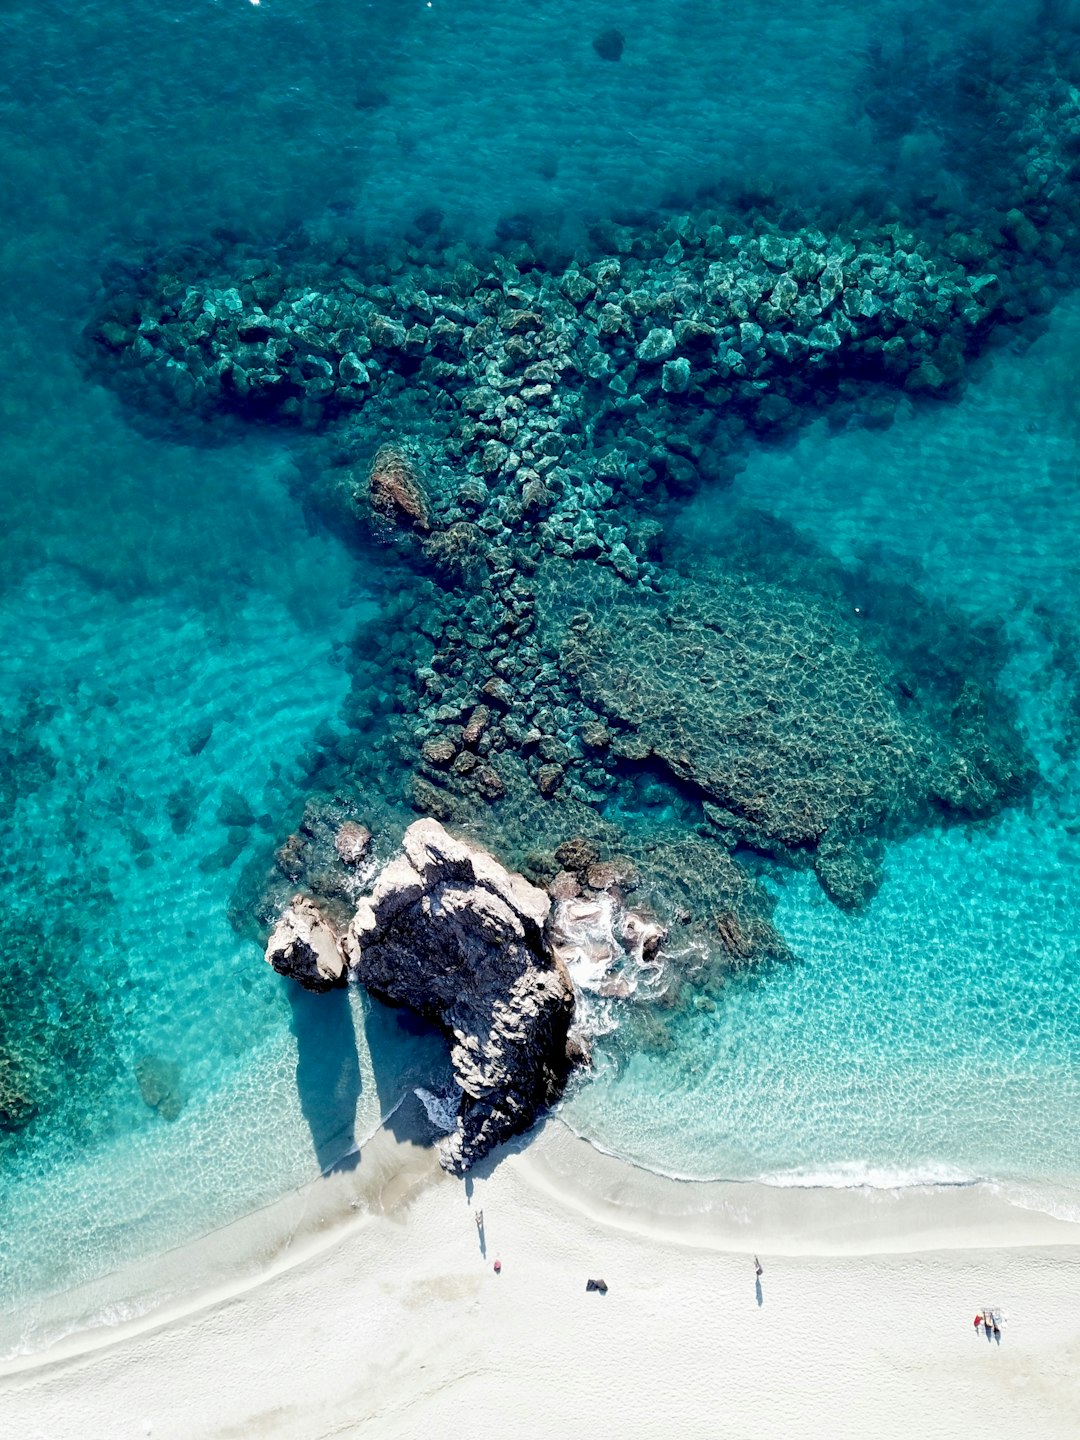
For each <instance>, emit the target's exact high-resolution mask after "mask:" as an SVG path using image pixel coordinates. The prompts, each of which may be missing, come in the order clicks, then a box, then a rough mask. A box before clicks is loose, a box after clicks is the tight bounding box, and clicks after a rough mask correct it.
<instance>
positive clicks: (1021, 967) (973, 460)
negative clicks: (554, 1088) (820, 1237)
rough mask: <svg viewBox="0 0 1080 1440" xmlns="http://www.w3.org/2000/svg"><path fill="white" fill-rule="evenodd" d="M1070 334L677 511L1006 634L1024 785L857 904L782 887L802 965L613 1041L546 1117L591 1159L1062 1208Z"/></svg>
mask: <svg viewBox="0 0 1080 1440" xmlns="http://www.w3.org/2000/svg"><path fill="white" fill-rule="evenodd" d="M1078 343H1080V329H1078V312H1077V309H1076V306H1075V303H1074V302H1071V301H1070V302H1069V303H1066V304H1065V305H1063V306H1062V307H1061V309H1060V310H1059V311H1058V312H1056V313H1055V315H1054V317H1053V321H1052V323H1051V325H1050V328H1049V330H1048V332H1047V333H1046V334H1045V335H1044V336H1042V337H1041V338H1040V339H1039V340H1038V341H1037V342H1036V343H1035V344H1034V345H1033V346H1032V347H1031V348H1030V349H1028V350H1026V351H1012V352H1005V353H1001V354H998V355H996V356H995V357H993V359H992V361H991V362H990V363H989V364H988V366H987V368H986V371H985V373H984V374H983V375H982V376H981V378H980V381H979V383H978V384H976V385H975V386H973V387H972V389H971V391H970V392H969V393H968V395H967V396H965V398H964V400H963V401H962V402H961V403H960V404H959V405H956V406H949V407H944V408H936V409H934V410H927V411H919V412H914V413H912V414H911V415H909V416H908V417H906V418H902V419H900V420H899V421H898V422H897V423H896V424H895V425H894V426H893V427H892V428H891V429H890V430H888V431H887V432H872V431H865V430H862V431H855V432H849V433H846V434H839V435H830V434H829V433H828V431H827V429H826V426H825V424H824V423H822V424H821V426H820V427H818V429H817V433H813V432H811V433H809V434H807V435H805V436H804V437H801V438H800V439H799V440H797V441H796V443H795V444H794V445H793V446H791V448H790V449H788V450H786V451H775V450H773V451H765V450H763V451H759V452H757V453H756V454H754V455H753V456H752V457H751V458H750V460H749V463H748V464H747V466H746V469H745V471H744V473H743V474H742V475H741V476H740V477H739V479H738V481H737V482H736V486H735V495H734V496H732V495H731V494H729V493H725V494H723V495H721V496H716V495H714V496H702V497H700V498H699V499H698V500H697V501H695V502H694V504H693V505H692V506H691V507H689V509H688V511H687V512H686V514H685V515H684V516H683V518H682V521H681V528H682V530H683V533H684V535H685V537H686V538H687V539H688V541H689V543H691V544H694V543H698V544H703V545H707V544H708V538H707V537H708V535H709V533H710V527H711V524H712V516H713V507H717V506H720V507H723V506H726V505H728V504H730V503H731V502H732V500H733V499H734V500H735V501H736V502H742V503H748V504H751V505H753V506H756V507H760V508H762V509H765V510H767V511H768V512H770V513H772V514H774V515H776V516H778V517H780V518H782V519H783V520H785V521H787V522H788V523H790V524H792V525H793V526H794V527H795V528H796V529H797V530H798V531H799V532H800V533H802V534H804V535H806V536H808V537H810V538H812V539H813V540H815V541H816V542H817V543H818V544H821V545H822V546H824V547H825V548H826V549H828V550H829V551H831V552H832V553H833V554H835V555H836V556H837V558H838V559H841V560H843V561H844V562H846V563H851V564H854V563H856V562H858V561H860V560H865V559H867V558H868V557H869V560H870V563H871V565H873V564H874V563H878V564H884V565H885V566H886V572H887V573H892V574H896V573H898V571H899V572H901V573H902V571H903V570H904V569H906V570H907V572H908V574H909V575H910V576H912V577H914V578H915V580H916V583H917V584H918V586H919V588H921V589H922V590H923V591H924V592H925V593H927V594H929V595H932V596H934V597H935V598H939V599H941V600H943V601H945V602H946V603H948V604H949V605H950V606H954V607H958V608H959V609H960V610H962V611H964V612H966V613H969V614H970V615H972V616H973V617H975V616H978V617H982V618H989V619H993V620H995V621H996V622H998V623H1001V624H1004V626H1005V628H1006V631H1007V633H1008V634H1009V636H1010V639H1011V647H1012V658H1011V660H1010V662H1009V667H1008V671H1007V676H1006V679H1007V685H1008V688H1009V689H1010V690H1011V691H1012V692H1013V693H1014V694H1015V695H1016V697H1017V699H1018V702H1019V704H1020V708H1021V713H1022V716H1023V720H1024V724H1025V728H1026V732H1027V735H1028V738H1029V742H1030V743H1031V744H1032V747H1033V749H1034V751H1035V754H1036V757H1037V760H1038V764H1039V769H1040V773H1041V775H1042V776H1043V780H1044V784H1043V786H1042V787H1041V788H1040V791H1039V793H1038V795H1037V796H1036V798H1035V801H1034V803H1033V805H1032V806H1031V807H1030V810H1029V811H1028V812H1027V813H1016V812H1013V813H1010V814H1007V815H1006V816H1005V817H1004V818H1003V819H1002V820H1001V821H1000V822H998V823H996V824H994V825H992V826H988V827H985V828H980V827H971V828H969V829H958V830H952V831H948V832H945V833H940V834H929V835H925V836H920V837H918V838H916V839H913V840H911V841H908V842H906V843H905V844H902V845H897V846H894V847H893V848H892V849H891V851H890V854H889V857H888V860H887V863H886V880H885V884H884V885H883V887H882V889H881V892H880V894H879V895H878V896H877V898H876V899H875V900H874V901H873V903H872V904H871V906H870V907H869V909H868V911H867V912H866V914H864V915H861V916H849V915H844V914H841V913H840V912H838V911H837V910H836V909H835V907H833V906H832V905H830V904H829V902H828V901H827V900H826V898H825V896H824V894H823V893H822V891H821V889H820V887H819V886H818V885H817V884H816V882H815V881H814V880H813V879H812V878H811V877H809V876H791V877H788V878H786V879H783V880H782V883H780V884H779V885H778V886H777V893H778V895H779V904H778V908H777V912H776V919H777V923H778V925H779V927H780V929H781V931H782V932H783V934H784V936H785V938H786V939H787V940H788V942H789V944H790V946H791V948H792V950H793V951H794V952H795V953H796V954H797V955H798V956H799V957H800V961H801V963H799V964H797V965H795V966H793V967H791V968H790V970H783V969H780V970H775V971H772V972H770V974H769V975H768V976H767V977H764V978H759V977H755V978H749V979H747V980H745V981H743V982H737V983H735V984H734V985H732V987H731V988H730V991H729V992H728V996H727V998H726V1000H725V1002H724V1004H723V1005H722V1006H721V1007H720V1008H719V1009H718V1010H716V1011H715V1013H713V1012H707V1013H697V1014H695V1015H693V1017H692V1018H691V1019H690V1020H689V1021H688V1022H685V1023H683V1022H678V1021H676V1022H675V1023H674V1024H673V1025H672V1034H673V1038H674V1040H675V1045H674V1049H673V1051H672V1052H670V1053H667V1054H663V1055H660V1056H651V1055H650V1056H646V1055H639V1056H635V1057H633V1058H631V1059H629V1061H627V1062H625V1063H623V1059H622V1057H621V1055H619V1054H618V1052H617V1047H615V1052H614V1053H609V1054H608V1055H607V1057H606V1059H605V1068H604V1069H603V1071H602V1074H601V1076H600V1077H599V1079H598V1081H597V1082H596V1083H595V1084H592V1085H589V1086H587V1087H583V1088H582V1089H581V1091H580V1092H579V1094H577V1095H576V1096H575V1097H574V1098H573V1099H572V1101H570V1102H569V1103H568V1104H567V1106H566V1111H565V1113H566V1118H567V1119H568V1120H569V1122H570V1123H571V1124H572V1125H574V1126H575V1127H576V1128H579V1129H581V1130H582V1131H583V1132H584V1133H585V1134H588V1135H591V1136H593V1137H594V1138H595V1139H596V1140H597V1141H598V1142H599V1143H601V1144H603V1145H604V1146H605V1147H607V1148H610V1149H613V1150H615V1151H617V1152H619V1153H622V1154H625V1155H627V1156H629V1157H631V1158H633V1159H635V1160H637V1161H638V1162H640V1163H642V1164H645V1165H650V1166H656V1167H657V1168H660V1169H664V1170H669V1171H671V1172H673V1173H677V1174H680V1175H686V1176H692V1177H698V1178H702V1179H704V1178H737V1179H749V1178H754V1177H760V1176H767V1177H769V1178H770V1179H773V1180H775V1181H777V1182H778V1183H802V1184H815V1183H830V1184H857V1183H870V1184H888V1183H913V1182H916V1181H920V1180H939V1181H958V1180H970V1179H973V1178H982V1177H989V1178H992V1179H997V1180H1002V1181H1009V1182H1012V1183H1013V1184H1014V1185H1015V1184H1016V1182H1020V1181H1023V1180H1037V1181H1039V1182H1040V1183H1042V1184H1044V1185H1046V1186H1047V1187H1048V1190H1047V1196H1046V1197H1045V1198H1046V1203H1050V1200H1049V1195H1050V1191H1051V1190H1052V1191H1054V1192H1055V1193H1056V1194H1057V1196H1058V1199H1057V1200H1056V1201H1055V1202H1054V1203H1057V1204H1061V1205H1064V1206H1065V1207H1066V1209H1069V1210H1071V1211H1073V1212H1075V1213H1077V1214H1080V1141H1078V1139H1077V1136H1076V1131H1075V1124H1074V1119H1073V1117H1074V1116H1075V1114H1076V1109H1077V1104H1078V1103H1080V990H1078V983H1077V982H1078V980H1080V943H1078V941H1077V920H1078V916H1080V827H1078V825H1077V823H1076V817H1077V814H1078V809H1077V797H1078V790H1080V772H1078V770H1077V766H1076V755H1075V733H1074V727H1075V723H1076V721H1075V709H1074V705H1075V700H1074V694H1075V692H1074V685H1075V681H1076V671H1075V666H1074V665H1073V663H1072V661H1071V656H1072V655H1073V654H1074V646H1075V643H1076V636H1077V634H1078V631H1080V598H1078V597H1080V583H1078V582H1080V574H1078V558H1077V557H1078V555H1080V549H1078V545H1077V542H1078V540H1080V535H1078V526H1080V507H1078V506H1077V502H1076V482H1077V475H1078V473H1080V427H1078V424H1077V417H1076V414H1075V411H1074V408H1073V404H1072V400H1071V397H1070V392H1069V390H1068V387H1067V385H1066V384H1065V383H1064V377H1066V376H1067V375H1068V374H1069V373H1071V369H1072V366H1073V363H1074V357H1075V354H1076V347H1077V344H1078ZM875 557H876V558H875ZM882 557H887V560H883V559H882ZM871 573H872V571H871Z"/></svg>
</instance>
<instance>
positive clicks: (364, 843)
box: [334, 820, 371, 865]
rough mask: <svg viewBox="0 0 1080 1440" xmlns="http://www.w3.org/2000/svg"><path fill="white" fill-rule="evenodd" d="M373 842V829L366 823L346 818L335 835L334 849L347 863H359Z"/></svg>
mask: <svg viewBox="0 0 1080 1440" xmlns="http://www.w3.org/2000/svg"><path fill="white" fill-rule="evenodd" d="M370 844H371V831H370V830H369V829H368V828H367V826H366V825H359V824H357V822H356V821H355V820H346V821H345V823H344V824H343V825H339V826H338V829H337V833H336V834H335V836H334V849H335V850H336V851H337V853H338V854H339V855H340V856H341V858H342V860H343V861H344V862H345V864H346V865H359V864H360V861H361V860H362V859H363V858H364V856H365V855H366V854H367V852H368V846H369V845H370Z"/></svg>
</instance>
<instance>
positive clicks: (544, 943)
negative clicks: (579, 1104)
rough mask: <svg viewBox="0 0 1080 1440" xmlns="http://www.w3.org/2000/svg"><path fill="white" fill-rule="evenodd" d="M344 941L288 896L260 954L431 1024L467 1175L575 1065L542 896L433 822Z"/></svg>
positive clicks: (452, 1156)
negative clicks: (445, 1046)
mask: <svg viewBox="0 0 1080 1440" xmlns="http://www.w3.org/2000/svg"><path fill="white" fill-rule="evenodd" d="M402 851H403V853H402V854H401V855H400V856H398V857H397V858H395V859H393V860H391V861H390V862H389V863H388V864H387V865H385V866H384V867H383V869H382V871H381V872H380V874H379V875H378V877H377V879H376V880H375V883H374V886H373V887H372V890H371V893H370V895H368V896H367V897H365V898H364V899H362V900H361V901H360V902H359V904H358V906H357V908H356V913H355V915H354V916H353V918H352V921H351V923H350V925H349V927H348V930H347V931H346V932H345V933H344V934H341V933H339V932H337V931H336V930H335V927H334V926H333V924H332V923H331V921H330V920H329V919H327V918H326V917H325V916H324V915H323V914H322V913H321V912H320V910H319V909H318V907H317V906H316V905H315V904H314V903H313V902H312V901H311V900H309V899H307V898H305V897H303V896H297V897H296V898H295V899H294V900H293V903H292V904H291V905H290V906H289V908H288V909H287V910H286V911H285V913H284V914H283V915H282V917H281V919H280V920H279V922H278V924H277V927H276V928H275V930H274V932H273V934H272V935H271V937H270V940H269V943H268V945H267V949H266V958H267V960H268V961H269V963H270V964H271V965H273V967H274V969H275V970H277V971H278V972H279V973H280V974H283V975H288V976H291V977H292V978H294V979H295V980H297V981H298V982H299V983H300V984H301V985H304V986H305V987H307V988H308V989H312V990H328V989H330V988H332V987H333V986H335V985H344V984H346V983H348V981H349V980H351V979H355V980H359V981H360V982H361V983H362V984H364V985H365V986H366V987H367V988H368V990H370V991H371V993H372V994H373V995H376V996H378V998H379V999H380V1000H384V1001H386V1002H387V1003H389V1004H391V1005H405V1006H408V1007H409V1008H410V1009H412V1010H415V1011H416V1012H417V1014H419V1015H422V1016H423V1017H424V1018H425V1019H426V1020H428V1021H430V1022H431V1023H432V1024H434V1025H436V1026H437V1027H438V1028H439V1029H440V1030H442V1031H443V1033H444V1034H445V1035H446V1037H447V1039H448V1040H449V1041H450V1046H451V1061H452V1064H453V1068H454V1076H455V1079H456V1080H457V1083H458V1085H459V1086H460V1088H461V1103H460V1107H459V1110H458V1122H457V1129H456V1130H455V1131H454V1132H453V1133H452V1134H450V1135H449V1136H447V1137H446V1138H445V1139H444V1140H443V1141H442V1142H441V1145H440V1150H441V1154H442V1161H443V1164H444V1166H445V1167H446V1168H447V1169H448V1170H452V1171H455V1172H458V1173H460V1172H463V1171H465V1170H467V1169H468V1168H469V1166H470V1165H471V1164H472V1163H473V1162H474V1161H475V1160H477V1159H479V1158H480V1157H481V1156H483V1155H485V1154H486V1153H487V1152H488V1151H489V1150H490V1149H491V1148H492V1147H493V1146H494V1145H496V1144H498V1143H499V1142H500V1141H502V1140H506V1139H508V1138H509V1137H510V1136H512V1135H516V1134H520V1133H521V1132H522V1131H524V1130H527V1129H528V1128H529V1126H530V1125H531V1124H532V1123H533V1121H534V1120H535V1119H536V1118H537V1116H538V1114H539V1113H540V1111H541V1110H542V1109H543V1108H544V1107H545V1106H547V1105H549V1104H551V1103H552V1102H553V1101H554V1100H556V1099H557V1098H558V1096H559V1095H560V1094H561V1093H562V1089H563V1087H564V1085H565V1083H566V1079H567V1076H568V1075H569V1073H570V1070H571V1069H572V1067H573V1064H574V1063H575V1060H576V1059H577V1058H579V1052H578V1048H577V1046H576V1044H575V1042H574V1040H573V1038H572V1037H571V1034H570V1026H571V1021H572V1019H573V1015H574V987H573V983H572V981H571V978H570V975H569V973H568V971H567V969H566V966H565V965H564V963H563V961H562V959H561V958H560V956H559V955H558V953H557V952H556V951H555V950H554V949H553V948H552V947H551V946H550V945H549V944H548V939H547V928H548V920H549V915H550V911H551V900H550V898H549V896H548V895H547V894H546V893H545V892H544V891H543V890H540V889H538V888H537V887H536V886H535V885H531V884H530V883H529V882H528V881H527V880H526V879H525V878H524V876H522V875H515V874H512V873H511V872H510V871H508V870H506V869H505V868H504V867H503V866H502V865H501V864H500V863H499V862H498V861H497V860H496V859H495V858H494V857H493V856H491V855H489V854H488V853H487V852H486V851H484V850H481V849H479V848H478V847H476V846H473V845H470V844H469V843H468V842H467V841H464V840H456V839H454V838H453V836H451V835H449V834H448V833H447V832H446V830H444V829H443V827H442V826H441V825H440V824H439V823H438V821H436V820H432V819H424V820H417V821H416V822H415V823H414V824H412V825H410V826H409V828H408V830H406V832H405V836H404V840H403V842H402Z"/></svg>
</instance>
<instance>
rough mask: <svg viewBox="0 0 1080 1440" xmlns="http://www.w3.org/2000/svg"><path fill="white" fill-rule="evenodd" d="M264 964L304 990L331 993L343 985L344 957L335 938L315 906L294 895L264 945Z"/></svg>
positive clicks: (300, 896)
mask: <svg viewBox="0 0 1080 1440" xmlns="http://www.w3.org/2000/svg"><path fill="white" fill-rule="evenodd" d="M266 959H267V962H268V963H269V964H270V965H272V966H273V967H274V969H275V970H276V971H277V972H278V974H279V975H287V976H289V977H290V978H291V979H293V980H296V981H298V982H299V984H301V985H302V986H303V987H304V989H305V990H332V989H333V988H334V986H335V985H344V984H345V980H346V975H345V957H344V956H343V954H342V951H341V945H340V944H339V943H338V938H337V936H336V935H335V933H334V931H333V929H332V928H331V926H330V924H329V922H328V921H327V920H326V918H325V917H324V915H323V914H322V912H321V911H320V910H319V908H318V906H317V905H315V904H314V902H313V901H311V900H308V899H307V898H306V896H303V895H296V896H294V897H293V902H292V904H291V905H290V906H289V908H288V909H287V910H286V911H285V913H284V914H283V915H282V917H281V919H280V920H279V921H278V923H277V925H276V926H275V927H274V933H273V934H272V935H271V936H270V939H269V940H268V941H267V945H266Z"/></svg>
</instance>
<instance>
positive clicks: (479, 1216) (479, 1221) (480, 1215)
mask: <svg viewBox="0 0 1080 1440" xmlns="http://www.w3.org/2000/svg"><path fill="white" fill-rule="evenodd" d="M476 1228H477V1230H483V1228H484V1212H483V1210H477V1212H476Z"/></svg>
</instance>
